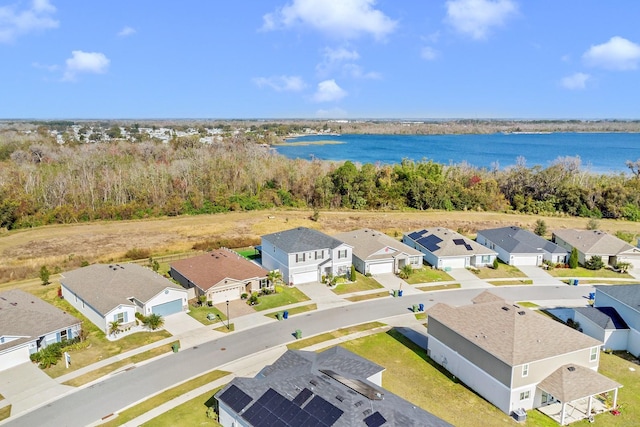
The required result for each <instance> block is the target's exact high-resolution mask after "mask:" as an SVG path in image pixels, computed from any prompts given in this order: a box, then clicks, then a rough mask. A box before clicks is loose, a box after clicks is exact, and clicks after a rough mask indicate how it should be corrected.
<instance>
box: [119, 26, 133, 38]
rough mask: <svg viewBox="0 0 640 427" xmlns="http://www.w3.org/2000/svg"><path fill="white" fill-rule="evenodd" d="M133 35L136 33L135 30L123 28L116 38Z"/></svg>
mask: <svg viewBox="0 0 640 427" xmlns="http://www.w3.org/2000/svg"><path fill="white" fill-rule="evenodd" d="M135 33H136V29H135V28H131V27H124V28H123V29H121V30H120V31H118V36H119V37H127V36H132V35H134V34H135Z"/></svg>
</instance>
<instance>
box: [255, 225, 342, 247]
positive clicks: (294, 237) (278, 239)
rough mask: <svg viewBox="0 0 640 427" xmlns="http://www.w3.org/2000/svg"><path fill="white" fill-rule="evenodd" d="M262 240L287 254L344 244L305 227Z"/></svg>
mask: <svg viewBox="0 0 640 427" xmlns="http://www.w3.org/2000/svg"><path fill="white" fill-rule="evenodd" d="M262 239H263V240H266V241H268V242H271V243H272V244H273V245H274V246H275V247H277V248H280V249H282V250H283V251H284V252H286V253H288V254H293V253H297V252H306V251H315V250H318V249H327V248H329V249H335V248H337V247H338V246H340V245H343V244H344V242H342V241H340V240H338V239H336V238H334V237H331V236H328V235H326V234H324V233H322V232H320V231H318V230H313V229H311V228H306V227H298V228H293V229H291V230H285V231H279V232H277V233H272V234H267V235H265V236H262Z"/></svg>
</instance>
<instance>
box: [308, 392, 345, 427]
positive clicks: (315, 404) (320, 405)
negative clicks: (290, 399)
mask: <svg viewBox="0 0 640 427" xmlns="http://www.w3.org/2000/svg"><path fill="white" fill-rule="evenodd" d="M304 409H305V411H307V412H309V413H310V414H311V415H312V416H313V417H315V418H317V419H319V420H321V421H322V422H323V423H325V424H326V425H328V426H331V425H333V424H334V423H335V422H336V421H337V420H338V418H340V416H341V415H342V414H343V411H342V410H341V409H340V408H338V407H336V406H334V405H333V404H331V403H329V402H328V401H326V400H324V399H323V398H322V397H320V396H315V397H314V398H313V399H311V402H309V403H308V404H307V406H305V408H304Z"/></svg>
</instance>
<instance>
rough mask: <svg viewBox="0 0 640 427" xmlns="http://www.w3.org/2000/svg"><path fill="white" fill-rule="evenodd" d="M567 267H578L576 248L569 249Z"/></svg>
mask: <svg viewBox="0 0 640 427" xmlns="http://www.w3.org/2000/svg"><path fill="white" fill-rule="evenodd" d="M569 268H572V269H574V268H578V250H577V249H576V248H573V249H571V255H570V256H569Z"/></svg>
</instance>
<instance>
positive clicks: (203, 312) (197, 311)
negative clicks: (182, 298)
mask: <svg viewBox="0 0 640 427" xmlns="http://www.w3.org/2000/svg"><path fill="white" fill-rule="evenodd" d="M189 310H190V311H189V313H188V314H189V316H191V317H193V318H194V319H196V320H197V321H198V322H200V323H202V324H203V325H212V324H214V323H218V322H219V319H218V318H217V317H216V318H215V319H213V320H209V319H207V314H209V313H213V314H217V315H218V316H220V318H221V319H222V320H227V316H225V315H224V313H223V312H221V311H220V310H218V309H217V308H215V307H209V306H208V305H206V304H205V305H202V306H200V305H193V304H189Z"/></svg>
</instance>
